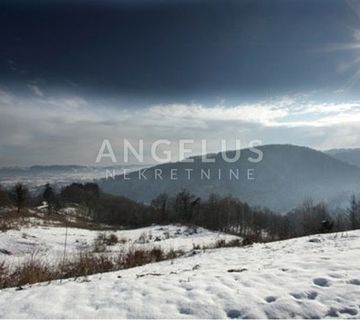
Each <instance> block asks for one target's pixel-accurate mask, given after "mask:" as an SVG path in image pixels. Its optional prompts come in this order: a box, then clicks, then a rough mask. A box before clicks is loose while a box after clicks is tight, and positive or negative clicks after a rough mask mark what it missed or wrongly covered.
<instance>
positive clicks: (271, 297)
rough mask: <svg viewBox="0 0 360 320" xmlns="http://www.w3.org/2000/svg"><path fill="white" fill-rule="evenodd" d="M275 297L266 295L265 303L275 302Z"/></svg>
mask: <svg viewBox="0 0 360 320" xmlns="http://www.w3.org/2000/svg"><path fill="white" fill-rule="evenodd" d="M276 299H277V298H276V297H274V296H268V297H266V298H265V301H266V302H267V303H272V302H275V301H276Z"/></svg>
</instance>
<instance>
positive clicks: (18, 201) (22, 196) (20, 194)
mask: <svg viewBox="0 0 360 320" xmlns="http://www.w3.org/2000/svg"><path fill="white" fill-rule="evenodd" d="M28 196H29V191H28V189H27V188H26V187H25V186H23V185H22V184H21V183H18V184H16V185H15V187H14V189H13V197H14V201H15V205H16V207H17V211H18V213H19V212H20V211H21V209H22V208H23V207H24V206H25V203H26V200H27V199H28Z"/></svg>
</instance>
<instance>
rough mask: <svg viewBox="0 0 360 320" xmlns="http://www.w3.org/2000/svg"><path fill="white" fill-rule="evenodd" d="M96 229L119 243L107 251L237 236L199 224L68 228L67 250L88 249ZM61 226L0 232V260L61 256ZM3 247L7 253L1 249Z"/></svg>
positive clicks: (188, 246) (183, 246) (186, 246)
mask: <svg viewBox="0 0 360 320" xmlns="http://www.w3.org/2000/svg"><path fill="white" fill-rule="evenodd" d="M99 233H105V234H108V235H109V234H115V235H116V236H117V237H118V239H119V240H121V243H120V242H119V243H118V244H115V245H114V246H109V247H107V250H108V251H110V252H111V253H114V254H115V253H117V252H120V251H124V250H126V249H129V248H134V247H140V248H149V249H151V248H154V247H160V248H162V249H163V250H165V251H167V250H170V249H174V250H183V251H189V250H192V248H193V247H194V246H204V245H211V244H215V243H216V241H218V240H220V239H224V240H231V239H235V238H237V237H235V236H231V235H228V234H224V233H218V232H212V231H209V230H206V229H203V228H196V229H194V228H190V227H186V226H176V225H169V226H151V227H146V228H139V229H133V230H120V231H106V232H103V231H102V232H99V231H94V230H87V229H79V228H68V231H67V236H68V238H67V253H68V255H70V256H71V255H72V254H76V253H78V252H79V251H82V250H90V251H91V250H92V247H93V243H94V240H95V238H96V237H97V236H98V235H99ZM64 242H65V228H61V227H45V226H37V227H30V228H22V229H21V230H9V231H7V232H0V261H3V260H5V261H6V262H7V263H16V262H19V260H22V259H26V258H29V257H30V256H32V255H35V256H36V257H37V258H39V259H41V260H42V261H46V262H48V263H56V262H59V261H60V260H61V259H62V257H63V252H64ZM4 250H6V251H7V252H9V253H10V255H9V254H4V253H1V252H2V251H4Z"/></svg>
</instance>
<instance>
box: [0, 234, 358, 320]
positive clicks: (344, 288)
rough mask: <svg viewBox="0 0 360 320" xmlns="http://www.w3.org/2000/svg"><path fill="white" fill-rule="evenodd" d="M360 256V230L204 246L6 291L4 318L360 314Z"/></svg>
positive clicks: (0, 296) (0, 298)
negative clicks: (177, 255)
mask: <svg viewBox="0 0 360 320" xmlns="http://www.w3.org/2000/svg"><path fill="white" fill-rule="evenodd" d="M130 232H132V231H130ZM133 232H134V233H135V232H136V233H137V234H138V233H139V232H140V231H133ZM191 237H192V236H191ZM314 239H317V240H314ZM359 256H360V231H353V232H347V233H341V234H340V233H339V234H328V235H316V236H311V237H304V238H298V239H292V240H287V241H279V242H273V243H267V244H255V245H252V246H248V247H244V248H221V249H212V250H207V251H205V252H203V251H202V250H199V251H198V253H197V254H195V255H192V256H188V257H182V258H178V259H175V260H173V261H163V262H160V263H153V264H148V265H145V266H141V267H137V268H132V269H128V270H122V271H118V272H111V273H106V274H97V275H93V276H90V277H88V278H87V279H78V280H71V279H70V280H63V281H61V282H60V281H54V282H52V283H51V284H48V283H41V284H37V285H33V286H32V287H25V288H24V290H21V291H17V290H16V289H13V288H12V289H5V290H2V291H0V317H1V318H14V317H16V318H79V317H80V318H294V317H297V318H324V317H341V318H351V317H353V318H356V317H358V316H359V308H360V270H359ZM45 301H46V303H44V302H45Z"/></svg>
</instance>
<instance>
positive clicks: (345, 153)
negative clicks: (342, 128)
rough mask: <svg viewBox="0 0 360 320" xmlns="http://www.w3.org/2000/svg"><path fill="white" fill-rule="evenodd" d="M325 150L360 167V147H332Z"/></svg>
mask: <svg viewBox="0 0 360 320" xmlns="http://www.w3.org/2000/svg"><path fill="white" fill-rule="evenodd" d="M324 152H325V153H326V154H328V155H330V156H332V157H334V158H336V159H339V160H341V161H345V162H347V163H350V164H352V165H354V166H358V167H360V148H354V149H331V150H326V151H324Z"/></svg>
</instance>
